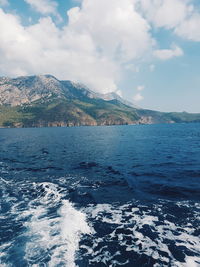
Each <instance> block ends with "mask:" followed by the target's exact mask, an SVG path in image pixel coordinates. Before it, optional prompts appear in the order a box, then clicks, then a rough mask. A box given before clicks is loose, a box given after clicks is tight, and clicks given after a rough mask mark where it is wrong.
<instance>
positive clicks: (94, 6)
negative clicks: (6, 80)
mask: <svg viewBox="0 0 200 267" xmlns="http://www.w3.org/2000/svg"><path fill="white" fill-rule="evenodd" d="M26 1H27V2H29V4H31V3H32V5H33V6H34V7H35V8H37V10H38V11H39V12H41V13H42V14H44V15H47V14H50V13H51V14H56V12H57V11H56V10H57V9H56V8H57V7H56V5H55V4H53V5H47V6H45V5H44V3H45V2H46V3H48V4H49V3H51V4H52V3H54V2H53V1H44V0H43V1H41V0H40V1H38V0H34V1H33V0H26ZM105 7H106V8H105ZM68 16H69V23H68V24H67V25H65V26H64V27H63V28H59V27H57V26H56V25H55V23H54V22H53V21H52V19H51V18H50V17H45V18H42V19H40V20H39V22H38V23H37V24H34V25H31V26H27V27H24V26H23V25H22V23H21V21H20V19H19V18H18V17H16V16H15V15H12V14H7V13H5V12H4V11H3V10H1V9H0V36H1V42H0V57H1V61H0V74H1V75H8V76H17V75H25V74H43V73H50V74H52V75H55V76H57V77H58V78H59V79H70V80H74V81H78V82H81V83H84V84H86V85H88V86H89V87H91V88H92V89H94V90H96V91H99V92H110V91H116V90H117V82H118V80H119V79H120V76H121V74H122V68H124V65H126V64H127V63H129V62H131V61H132V60H134V59H139V58H140V57H142V56H143V55H144V54H145V53H147V52H148V51H149V50H151V49H152V45H153V40H152V38H151V35H150V33H149V30H150V27H149V25H148V23H147V22H146V21H145V20H144V19H143V18H142V16H141V15H139V13H137V12H136V11H135V8H134V3H133V0H123V1H121V0H109V1H107V0H101V1H99V0H83V2H82V6H81V8H79V7H76V8H72V9H71V10H69V11H68ZM102 18H103V19H102Z"/></svg>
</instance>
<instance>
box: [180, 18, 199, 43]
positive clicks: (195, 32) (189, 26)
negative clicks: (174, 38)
mask: <svg viewBox="0 0 200 267" xmlns="http://www.w3.org/2000/svg"><path fill="white" fill-rule="evenodd" d="M175 33H176V34H177V35H179V36H181V37H183V38H185V39H188V40H191V41H196V42H200V14H199V13H194V14H193V15H192V16H191V17H189V18H188V19H186V20H185V21H183V22H182V23H181V24H180V25H179V26H178V27H177V28H176V29H175Z"/></svg>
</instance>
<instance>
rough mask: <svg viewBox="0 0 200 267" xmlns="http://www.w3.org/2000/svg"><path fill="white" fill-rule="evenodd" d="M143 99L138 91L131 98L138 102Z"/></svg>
mask: <svg viewBox="0 0 200 267" xmlns="http://www.w3.org/2000/svg"><path fill="white" fill-rule="evenodd" d="M143 99H144V97H143V96H142V95H141V94H140V93H137V94H136V95H134V97H133V100H134V101H135V102H139V101H141V100H143Z"/></svg>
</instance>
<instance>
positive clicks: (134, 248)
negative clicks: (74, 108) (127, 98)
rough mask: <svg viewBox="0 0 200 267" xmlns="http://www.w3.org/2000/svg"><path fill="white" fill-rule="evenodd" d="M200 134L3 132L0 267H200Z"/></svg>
mask: <svg viewBox="0 0 200 267" xmlns="http://www.w3.org/2000/svg"><path fill="white" fill-rule="evenodd" d="M199 178H200V124H176V125H146V126H145V125H144V126H111V127H75V128H42V129H0V204H1V214H0V266H6V267H7V266H9V267H10V266H15V267H18V266H19V267H23V266H24V267H25V266H38V267H42V266H49V267H50V266H53V267H54V266H59V267H61V266H65V267H74V266H79V267H105V266H108V267H117V266H125V267H135V266H136V267H140V266H154V267H159V266H171V267H174V266H187V267H194V266H200V243H199V234H200V231H199V218H200V202H199V200H200V184H199Z"/></svg>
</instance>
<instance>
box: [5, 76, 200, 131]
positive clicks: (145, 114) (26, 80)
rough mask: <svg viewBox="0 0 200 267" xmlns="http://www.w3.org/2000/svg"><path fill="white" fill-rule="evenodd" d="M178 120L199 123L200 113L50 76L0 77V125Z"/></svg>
mask: <svg viewBox="0 0 200 267" xmlns="http://www.w3.org/2000/svg"><path fill="white" fill-rule="evenodd" d="M178 122H200V114H190V113H187V112H180V113H179V112H168V113H167V112H158V111H154V110H147V109H141V108H139V107H137V106H135V105H134V104H132V103H129V102H128V101H126V100H124V99H122V98H121V97H120V96H119V95H117V94H116V93H109V94H99V93H95V92H94V91H92V90H90V89H89V88H87V87H86V86H84V85H82V84H79V83H74V82H72V81H60V80H58V79H56V78H55V77H54V76H52V75H38V76H23V77H18V78H15V79H11V78H8V77H2V78H0V126H1V127H51V126H80V125H121V124H153V123H178Z"/></svg>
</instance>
